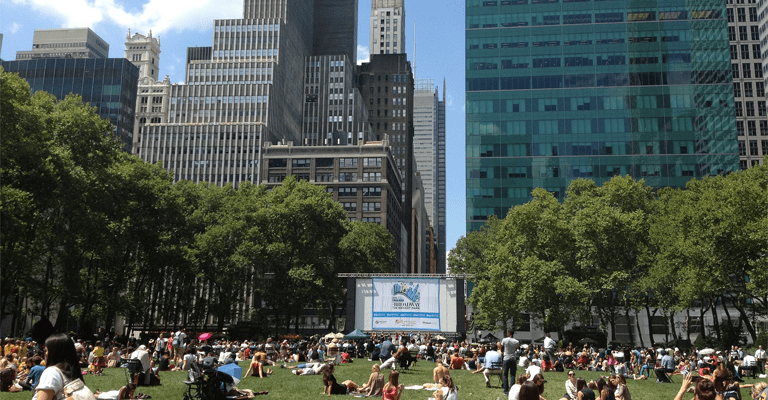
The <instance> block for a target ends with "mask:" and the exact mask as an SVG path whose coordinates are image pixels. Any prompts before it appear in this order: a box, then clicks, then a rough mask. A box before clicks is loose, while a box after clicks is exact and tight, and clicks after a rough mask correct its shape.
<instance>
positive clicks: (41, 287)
mask: <svg viewBox="0 0 768 400" xmlns="http://www.w3.org/2000/svg"><path fill="white" fill-rule="evenodd" d="M0 131H2V135H3V140H2V141H0V154H2V155H3V160H2V164H0V177H1V178H2V179H1V180H0V259H2V261H3V267H2V269H0V282H1V283H2V287H3V290H2V291H0V319H2V318H4V317H6V316H9V315H10V316H12V318H13V323H12V325H13V333H15V334H20V333H22V332H21V329H23V326H24V322H23V320H24V319H26V318H27V317H29V316H31V317H32V318H33V319H34V320H37V319H40V318H46V319H53V318H55V327H56V328H57V329H58V330H59V331H63V330H79V331H80V332H85V333H87V332H92V331H95V330H96V328H97V327H101V328H105V329H107V330H110V329H112V328H113V326H114V325H113V324H114V320H115V317H117V316H123V317H125V318H126V320H127V322H128V324H129V325H132V326H137V327H143V328H147V329H151V328H153V327H156V326H164V327H169V326H172V327H178V326H186V327H201V328H204V327H215V328H219V329H221V328H222V327H223V326H224V325H225V324H231V323H234V322H237V321H254V322H258V323H259V324H258V325H259V326H263V327H264V329H265V330H267V332H264V333H272V332H277V330H278V329H279V330H281V331H282V332H286V331H289V330H291V329H296V328H297V327H298V323H299V321H300V317H301V315H302V311H303V310H304V309H306V308H314V309H316V310H318V311H319V312H321V313H323V314H324V315H325V316H326V317H327V320H328V323H329V325H333V324H334V321H333V319H334V318H335V316H336V310H337V309H338V308H339V307H342V306H343V304H344V301H343V300H344V296H343V293H344V290H345V287H346V282H345V281H344V280H342V279H339V278H337V274H338V273H342V272H371V273H373V272H389V271H391V270H392V269H393V268H394V267H395V256H394V251H393V250H392V237H391V235H390V234H389V232H388V231H387V230H386V229H385V228H384V227H382V226H379V225H375V224H367V223H360V222H349V221H348V220H347V216H346V212H345V211H344V210H343V208H342V207H341V205H340V204H339V203H337V202H335V201H334V200H333V197H332V195H331V194H329V193H326V192H325V190H324V188H323V187H321V186H315V185H313V184H310V183H308V182H306V181H300V182H297V181H296V180H295V179H293V178H288V179H286V181H285V182H283V184H282V185H281V186H279V187H275V188H274V189H273V190H267V189H266V188H265V187H263V186H257V185H251V184H249V183H246V184H243V185H241V186H240V187H238V188H234V187H232V186H231V185H228V186H225V187H223V188H222V187H218V186H215V185H211V184H205V183H200V184H194V183H192V182H189V181H181V182H178V183H176V184H174V183H173V177H172V174H171V173H170V172H168V171H166V170H165V169H163V168H162V166H161V165H159V164H157V165H153V164H147V163H145V162H143V161H142V160H141V159H139V158H137V157H134V156H131V155H129V154H127V153H126V152H124V151H123V150H122V147H121V145H120V143H119V142H118V141H117V140H116V139H115V138H114V137H113V135H112V131H113V129H112V126H111V125H110V123H109V121H107V120H104V119H102V118H100V117H99V116H98V115H97V114H96V113H95V110H94V109H93V108H92V107H90V106H88V105H86V104H83V101H82V98H80V97H79V96H76V95H69V96H67V97H66V98H65V99H63V100H60V101H59V100H57V99H56V98H55V97H53V96H52V95H50V94H47V93H44V92H36V93H34V94H31V92H30V89H29V85H28V84H27V83H26V82H25V81H24V80H22V79H20V78H19V77H18V76H16V75H13V74H8V73H4V72H2V70H0ZM318 293H323V294H324V295H323V296H318ZM270 331H271V332H270Z"/></svg>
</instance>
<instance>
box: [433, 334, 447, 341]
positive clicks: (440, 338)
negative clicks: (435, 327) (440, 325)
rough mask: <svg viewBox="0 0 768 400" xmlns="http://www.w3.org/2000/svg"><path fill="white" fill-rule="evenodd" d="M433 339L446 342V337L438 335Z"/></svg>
mask: <svg viewBox="0 0 768 400" xmlns="http://www.w3.org/2000/svg"><path fill="white" fill-rule="evenodd" d="M433 339H435V340H445V336H441V335H437V336H435V337H434V338H433Z"/></svg>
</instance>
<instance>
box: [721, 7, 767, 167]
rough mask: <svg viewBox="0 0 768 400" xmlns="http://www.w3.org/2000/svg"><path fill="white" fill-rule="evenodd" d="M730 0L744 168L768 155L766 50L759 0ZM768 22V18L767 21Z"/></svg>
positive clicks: (733, 69) (735, 94) (730, 37)
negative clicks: (761, 44)
mask: <svg viewBox="0 0 768 400" xmlns="http://www.w3.org/2000/svg"><path fill="white" fill-rule="evenodd" d="M744 3H745V2H744V1H742V0H740V1H735V2H734V1H733V0H731V1H729V2H728V4H727V7H728V8H727V13H728V14H727V16H728V40H729V41H730V42H731V48H730V51H731V75H732V76H733V97H734V100H735V103H734V106H735V112H736V132H737V134H738V140H739V163H740V167H741V169H747V168H749V167H751V166H753V165H757V164H762V162H763V157H764V156H766V155H768V111H767V110H766V98H765V78H764V74H763V65H762V64H763V53H762V52H761V49H760V20H759V18H758V5H757V0H748V2H747V4H744ZM766 22H768V21H766Z"/></svg>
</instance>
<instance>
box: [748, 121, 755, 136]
mask: <svg viewBox="0 0 768 400" xmlns="http://www.w3.org/2000/svg"><path fill="white" fill-rule="evenodd" d="M747 134H748V135H749V136H757V124H755V121H747Z"/></svg>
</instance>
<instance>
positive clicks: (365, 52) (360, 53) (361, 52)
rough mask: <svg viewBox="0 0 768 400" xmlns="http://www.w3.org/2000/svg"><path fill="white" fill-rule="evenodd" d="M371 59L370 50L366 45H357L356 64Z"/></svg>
mask: <svg viewBox="0 0 768 400" xmlns="http://www.w3.org/2000/svg"><path fill="white" fill-rule="evenodd" d="M370 59H371V51H370V50H369V49H368V46H362V45H359V44H358V45H357V65H360V64H362V63H367V62H368V61H370Z"/></svg>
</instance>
